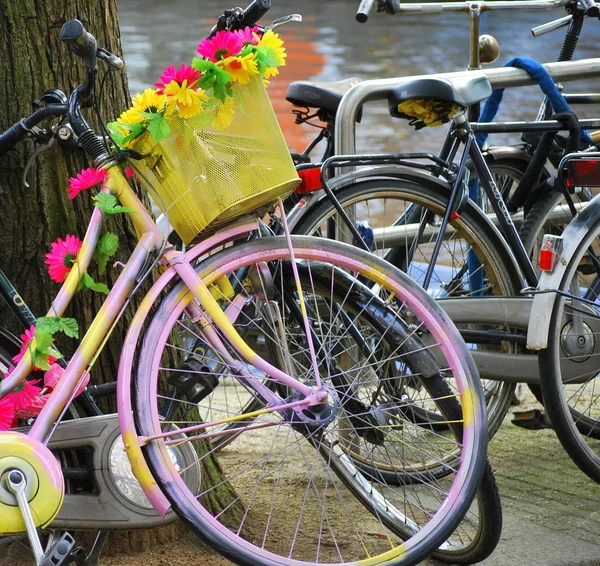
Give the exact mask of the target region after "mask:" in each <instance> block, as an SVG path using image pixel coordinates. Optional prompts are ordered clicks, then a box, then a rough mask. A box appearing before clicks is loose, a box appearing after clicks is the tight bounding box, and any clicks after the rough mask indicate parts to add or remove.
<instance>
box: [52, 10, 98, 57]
mask: <svg viewBox="0 0 600 566" xmlns="http://www.w3.org/2000/svg"><path fill="white" fill-rule="evenodd" d="M58 37H59V39H60V40H61V41H62V42H64V43H67V44H68V45H69V47H70V49H71V51H72V52H73V53H75V55H77V56H78V57H81V58H82V59H85V58H87V57H89V56H90V55H94V53H96V49H97V44H96V38H95V37H94V36H93V35H92V34H91V33H89V32H87V31H86V30H85V28H84V27H83V24H82V23H81V22H80V21H79V20H68V21H66V22H65V23H64V25H63V27H62V29H61V30H60V35H59V36H58Z"/></svg>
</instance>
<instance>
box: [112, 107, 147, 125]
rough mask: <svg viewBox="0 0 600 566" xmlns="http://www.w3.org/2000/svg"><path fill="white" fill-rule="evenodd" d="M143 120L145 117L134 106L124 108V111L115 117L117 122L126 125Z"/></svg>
mask: <svg viewBox="0 0 600 566" xmlns="http://www.w3.org/2000/svg"><path fill="white" fill-rule="evenodd" d="M144 120H145V118H144V117H143V116H142V115H141V114H140V111H139V110H137V109H136V108H129V109H128V110H125V112H123V113H122V114H121V115H120V116H119V117H118V118H117V122H120V123H121V124H127V125H133V124H139V123H140V122H143V121H144Z"/></svg>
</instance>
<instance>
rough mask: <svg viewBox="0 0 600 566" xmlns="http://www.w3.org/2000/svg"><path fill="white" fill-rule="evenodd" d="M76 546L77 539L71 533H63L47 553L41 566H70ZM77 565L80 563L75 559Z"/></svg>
mask: <svg viewBox="0 0 600 566" xmlns="http://www.w3.org/2000/svg"><path fill="white" fill-rule="evenodd" d="M74 546H75V539H74V538H73V537H72V536H71V535H70V534H69V533H63V535H62V536H61V537H60V539H59V540H57V541H56V543H55V544H54V545H53V546H52V548H51V549H50V550H49V551H48V552H46V555H45V556H44V559H43V560H42V562H41V564H40V566H69V565H70V564H71V563H72V562H73V556H72V555H71V551H72V550H73V547H74ZM75 563H76V564H80V562H78V561H77V559H75Z"/></svg>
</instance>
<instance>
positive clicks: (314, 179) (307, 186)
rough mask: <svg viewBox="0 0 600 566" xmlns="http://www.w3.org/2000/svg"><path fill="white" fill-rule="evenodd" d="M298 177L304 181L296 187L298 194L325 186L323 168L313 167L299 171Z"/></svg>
mask: <svg viewBox="0 0 600 566" xmlns="http://www.w3.org/2000/svg"><path fill="white" fill-rule="evenodd" d="M298 177H300V179H302V182H301V183H300V184H299V185H298V186H297V187H296V194H299V195H304V194H306V193H312V192H313V191H318V190H319V189H322V188H323V185H322V184H321V168H320V167H311V168H310V169H302V170H301V171H298Z"/></svg>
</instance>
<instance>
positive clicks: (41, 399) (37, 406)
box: [15, 395, 50, 419]
mask: <svg viewBox="0 0 600 566" xmlns="http://www.w3.org/2000/svg"><path fill="white" fill-rule="evenodd" d="M49 398H50V395H40V396H37V397H33V398H32V399H31V400H30V401H29V405H28V406H27V407H24V408H22V409H15V419H32V418H34V417H37V416H38V415H39V414H40V412H41V410H42V409H43V408H44V405H45V404H46V403H47V402H48V399H49Z"/></svg>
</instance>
